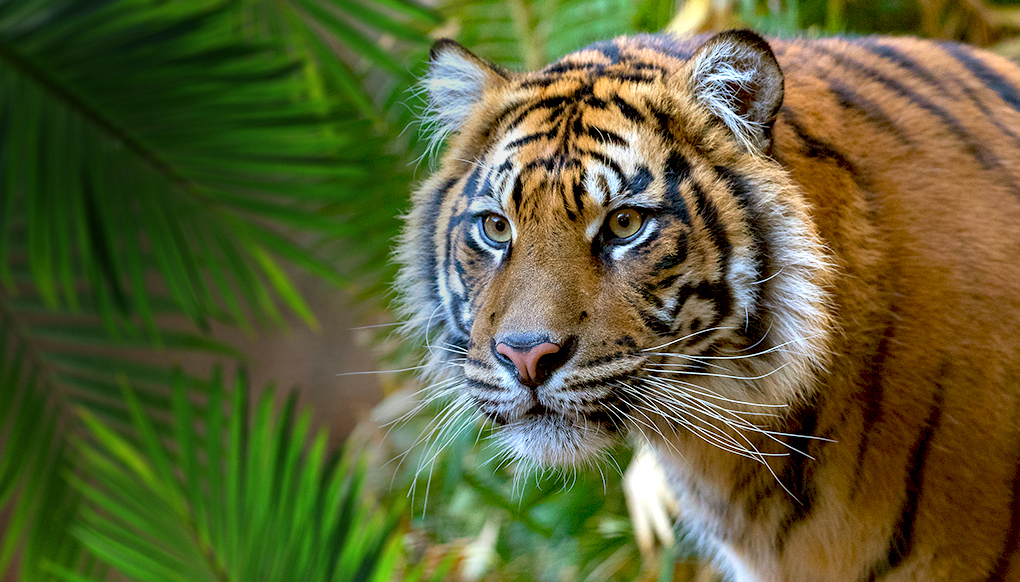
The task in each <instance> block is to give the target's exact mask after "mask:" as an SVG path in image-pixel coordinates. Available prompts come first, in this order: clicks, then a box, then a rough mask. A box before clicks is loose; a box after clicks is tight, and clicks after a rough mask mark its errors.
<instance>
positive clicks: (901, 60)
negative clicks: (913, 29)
mask: <svg viewBox="0 0 1020 582" xmlns="http://www.w3.org/2000/svg"><path fill="white" fill-rule="evenodd" d="M877 40H878V39H875V38H864V39H860V42H858V43H857V45H858V46H861V47H863V48H864V49H865V50H867V51H868V52H870V53H872V54H874V55H876V56H878V57H882V58H884V59H887V60H890V61H892V62H893V63H895V64H896V65H897V66H899V67H900V68H902V69H906V70H908V71H910V72H911V73H912V74H913V75H914V76H915V77H917V78H919V79H921V80H922V81H924V82H925V83H927V84H929V85H931V86H932V87H935V88H937V89H939V92H940V93H942V94H943V95H945V94H947V93H948V90H947V89H946V87H945V85H943V84H942V81H941V80H940V79H939V78H938V77H936V76H935V75H933V74H932V73H931V72H930V71H928V69H925V68H924V67H922V66H921V65H919V64H918V63H917V62H916V61H914V60H913V59H911V58H910V57H909V56H907V55H906V54H904V53H903V52H901V51H900V50H899V49H898V48H896V47H893V46H889V45H885V44H879V43H878V42H877Z"/></svg>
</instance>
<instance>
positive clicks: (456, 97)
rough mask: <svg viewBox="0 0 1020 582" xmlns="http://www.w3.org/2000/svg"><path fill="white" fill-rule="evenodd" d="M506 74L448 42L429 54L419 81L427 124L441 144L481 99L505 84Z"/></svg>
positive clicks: (440, 41)
mask: <svg viewBox="0 0 1020 582" xmlns="http://www.w3.org/2000/svg"><path fill="white" fill-rule="evenodd" d="M509 76H510V74H509V73H508V72H507V71H505V70H503V69H501V68H499V67H497V66H495V65H492V64H490V63H488V62H486V61H484V60H482V59H480V58H478V57H477V56H475V55H474V54H472V53H471V51H469V50H467V49H466V48H464V47H463V46H461V45H460V44H459V43H457V42H456V41H453V40H450V39H448V38H444V39H440V40H438V41H436V43H435V44H434V45H432V50H430V51H429V70H428V73H426V75H425V78H424V79H423V81H422V84H423V86H424V87H425V92H426V94H427V96H428V110H427V111H426V117H427V121H428V122H430V124H431V125H433V129H434V130H435V131H436V133H437V134H438V135H437V136H436V137H437V138H438V140H442V138H443V137H445V136H446V135H447V134H448V133H450V132H454V131H457V130H459V129H460V128H461V127H462V126H463V125H464V122H465V121H466V120H467V118H468V116H469V115H470V114H471V110H472V108H474V106H475V105H477V104H478V103H479V102H481V100H482V95H483V94H484V93H485V92H486V91H487V90H490V89H492V88H495V87H498V86H499V85H501V84H503V83H505V82H506V81H507V79H508V78H509Z"/></svg>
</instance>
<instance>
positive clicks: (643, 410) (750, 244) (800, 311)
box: [398, 31, 1020, 582]
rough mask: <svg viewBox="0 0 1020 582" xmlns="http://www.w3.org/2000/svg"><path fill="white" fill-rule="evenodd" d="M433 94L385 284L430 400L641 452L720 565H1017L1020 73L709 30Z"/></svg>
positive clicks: (965, 573) (566, 459)
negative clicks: (429, 141) (439, 382)
mask: <svg viewBox="0 0 1020 582" xmlns="http://www.w3.org/2000/svg"><path fill="white" fill-rule="evenodd" d="M424 84H425V88H426V92H427V94H428V97H429V112H428V119H429V121H430V122H431V123H432V124H433V127H434V132H435V134H434V135H435V139H436V140H444V139H445V140H446V144H447V147H446V149H445V152H444V154H443V156H442V160H441V163H440V166H439V168H438V169H437V170H436V171H435V172H434V174H433V175H432V176H431V177H430V178H428V179H427V180H426V181H425V182H424V183H423V184H422V185H421V187H420V188H419V189H418V190H417V192H416V193H415V194H414V197H413V204H412V210H411V212H410V213H409V215H408V216H407V218H406V226H405V230H404V234H403V236H402V238H401V239H400V242H399V245H398V260H399V262H400V263H401V271H400V275H399V277H398V287H399V290H400V291H401V294H402V297H403V305H404V311H405V315H406V316H407V318H408V320H409V321H410V324H409V325H410V327H411V329H412V330H413V332H414V333H416V334H418V335H421V336H427V337H429V338H431V340H430V341H431V344H432V345H442V346H446V347H447V349H439V350H432V351H431V353H430V356H429V358H430V359H429V361H428V362H427V364H428V366H429V370H430V372H429V374H430V375H431V376H433V377H438V378H445V379H448V380H449V381H448V382H447V383H444V384H443V386H444V387H448V386H451V385H453V386H456V388H455V393H456V396H455V398H454V402H455V403H454V404H452V405H455V406H460V405H463V404H464V403H467V402H470V403H471V404H472V405H473V406H474V407H475V408H476V409H477V410H478V412H479V413H480V414H481V415H482V416H484V417H486V418H487V419H489V420H490V421H491V423H492V425H493V427H494V429H493V430H494V431H495V434H496V435H497V436H498V438H500V439H501V440H502V442H503V443H504V445H505V446H506V447H507V449H508V450H509V451H510V453H511V454H512V455H514V456H515V457H516V458H517V459H519V460H520V461H521V462H522V463H526V464H527V463H530V464H533V465H537V466H550V465H568V466H569V465H583V464H586V463H590V462H594V461H597V459H598V458H599V457H600V455H603V454H604V451H605V450H606V449H607V448H608V447H609V446H611V445H612V444H613V443H614V442H616V441H618V440H620V439H622V438H630V439H631V440H633V441H637V442H641V443H645V444H646V445H647V446H650V447H651V449H652V450H654V451H655V454H656V458H657V460H658V463H659V464H660V465H661V466H662V468H663V469H664V471H665V473H666V476H667V482H668V485H669V488H670V490H671V492H672V493H673V495H674V496H675V497H676V499H677V501H678V502H679V512H680V514H681V519H682V521H683V523H684V525H685V527H686V528H687V529H688V530H689V531H690V532H692V534H693V536H694V537H695V538H696V539H697V540H698V541H699V543H700V544H701V546H702V547H703V549H704V550H705V552H706V553H707V554H708V555H710V556H712V557H713V559H714V560H715V561H716V563H717V564H718V565H719V567H720V569H721V570H722V571H723V572H724V573H725V575H726V576H728V577H729V579H731V580H735V581H737V582H800V581H803V582H823V581H832V582H837V581H838V582H858V581H860V582H867V581H884V582H895V581H900V580H904V581H905V580H924V581H932V582H939V581H964V580H974V581H986V582H1003V581H1020V381H1018V379H1020V69H1018V68H1017V67H1016V66H1015V65H1013V64H1011V63H1009V62H1008V61H1006V60H1005V59H1002V58H1000V57H997V56H995V55H993V54H990V53H988V52H984V51H981V50H978V49H975V48H971V47H968V46H964V45H960V44H954V43H936V42H931V41H924V40H918V39H912V38H887V37H866V38H833V39H819V40H777V39H765V38H762V37H760V36H758V35H757V34H755V33H753V32H749V31H730V32H725V33H721V34H718V35H714V36H702V37H697V38H693V39H675V38H672V37H669V36H655V35H644V36H636V37H621V38H617V39H613V40H608V41H604V42H600V43H596V44H594V45H591V46H589V47H587V48H584V49H582V50H580V51H577V52H575V53H572V54H569V55H567V56H565V57H563V58H562V59H561V60H559V61H557V62H555V63H553V64H550V65H549V66H547V67H545V68H543V69H541V70H539V71H535V72H523V73H519V72H511V71H507V70H505V69H502V68H500V67H497V66H495V65H492V64H490V63H487V62H485V61H484V60H482V59H480V58H478V57H476V56H475V55H473V54H472V53H470V52H469V51H468V50H467V49H465V48H463V47H461V46H460V45H458V44H456V43H454V42H452V41H440V42H439V43H437V45H436V46H435V47H434V48H433V52H432V55H431V58H430V72H429V73H428V75H427V77H426V79H425V81H424Z"/></svg>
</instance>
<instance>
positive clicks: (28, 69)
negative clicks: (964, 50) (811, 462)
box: [0, 0, 1020, 582]
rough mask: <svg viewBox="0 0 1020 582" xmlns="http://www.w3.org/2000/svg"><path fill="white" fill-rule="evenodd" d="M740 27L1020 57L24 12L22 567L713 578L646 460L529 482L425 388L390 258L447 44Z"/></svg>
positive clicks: (70, 573) (3, 34)
mask: <svg viewBox="0 0 1020 582" xmlns="http://www.w3.org/2000/svg"><path fill="white" fill-rule="evenodd" d="M732 27H751V28H755V29H757V30H759V31H761V32H764V33H767V34H772V35H778V36H794V35H807V36H818V35H830V34H872V33H884V34H914V35H920V36H924V37H930V38H940V39H950V40H956V41H961V42H967V43H972V44H975V45H978V46H983V47H988V48H989V49H990V50H993V51H997V52H1000V53H1001V54H1004V55H1006V56H1008V57H1010V58H1016V56H1017V55H1020V43H1018V42H1017V40H1016V37H1017V35H1018V33H1020V3H1018V2H1017V0H1011V1H1006V0H996V1H995V2H992V1H990V0H891V1H888V2H874V1H870V0H867V1H866V0H688V1H682V0H676V1H673V0H498V1H497V0H487V1H479V2H463V1H455V0H450V1H441V0H440V1H431V2H427V1H424V0H422V1H412V0H233V1H225V0H172V1H170V0H0V258H2V261H0V576H2V578H3V580H5V581H14V580H67V581H75V582H84V581H89V580H137V581H149V580H152V581H157V580H159V581H163V580H165V581H184V580H187V581H192V580H210V581H218V582H223V581H227V580H238V581H250V580H259V581H262V580H284V581H294V580H302V581H317V580H343V581H346V580H372V581H380V582H381V581H386V580H465V581H467V580H485V581H493V582H496V581H503V580H536V581H538V580H541V581H575V580H585V581H600V580H649V581H651V580H659V581H669V580H673V581H690V580H700V581H708V580H715V579H716V576H715V574H714V573H713V572H712V571H711V569H710V568H707V567H704V566H702V565H701V564H700V560H699V558H698V556H697V555H696V554H695V553H694V551H693V548H692V547H691V545H690V543H688V542H687V541H686V540H685V539H684V536H683V532H677V535H678V542H677V543H676V544H675V546H670V547H666V548H662V547H659V548H658V549H652V550H650V551H649V550H648V549H646V550H645V551H644V552H642V551H640V550H639V549H638V547H637V546H636V544H635V542H634V538H633V531H632V526H631V523H630V520H629V518H628V515H627V511H626V507H625V504H624V501H623V497H622V493H621V473H622V469H621V467H626V466H627V463H628V462H629V457H630V452H629V451H627V450H619V451H616V452H615V453H614V456H613V457H612V458H611V459H610V460H608V461H607V462H606V463H605V464H604V466H602V467H600V468H599V469H598V470H597V471H592V472H589V473H578V474H574V473H569V474H560V473H555V472H549V473H547V474H542V475H535V474H530V473H526V472H521V471H518V468H517V467H516V466H515V465H514V464H513V463H510V462H508V461H507V460H506V459H505V458H503V457H502V456H500V453H499V451H498V450H496V449H495V448H494V447H492V445H491V443H490V442H489V440H488V438H487V432H486V429H485V427H484V426H481V425H479V424H478V423H477V421H476V420H475V419H473V418H471V416H470V415H469V414H463V413H462V412H461V411H456V410H448V409H446V408H444V402H443V401H442V400H440V401H437V402H428V401H425V399H423V397H422V393H421V392H420V390H421V389H422V386H420V385H418V383H417V381H416V379H415V377H414V374H413V370H411V371H408V370H406V369H407V368H413V367H414V366H415V365H416V363H417V362H418V361H419V360H420V357H421V354H422V349H423V346H421V345H414V344H413V342H409V341H408V340H406V339H404V338H401V337H400V336H399V335H398V334H396V333H395V330H396V326H395V325H394V319H393V316H392V315H391V312H390V308H391V305H390V302H391V300H392V299H393V294H392V292H391V291H390V288H389V285H390V281H391V279H392V277H393V274H394V270H395V268H394V266H393V264H392V262H391V261H390V259H389V253H390V246H391V241H392V239H393V237H394V236H395V235H396V234H397V232H398V230H399V215H400V213H401V212H403V211H404V210H405V209H406V207H407V199H408V194H409V192H410V191H411V190H412V189H413V187H414V184H415V183H416V182H417V181H419V180H421V179H423V178H424V177H425V176H426V175H427V171H428V168H429V167H430V165H431V164H432V163H433V162H434V160H433V159H432V158H431V157H430V156H429V155H428V154H427V153H426V152H425V151H424V147H423V137H424V136H423V135H422V134H421V132H420V128H419V127H418V125H417V123H416V121H415V115H416V112H418V111H420V109H421V105H422V104H421V102H420V95H419V94H418V93H417V92H416V91H415V90H414V87H415V83H416V79H417V78H418V77H419V76H420V75H421V73H422V67H423V60H424V57H425V55H426V54H427V51H428V47H429V46H430V44H431V42H432V41H433V40H435V39H437V38H440V37H451V38H455V39H457V40H458V41H460V42H461V43H462V44H464V45H465V46H468V47H470V48H471V49H472V50H473V51H475V52H476V53H477V54H478V55H480V56H482V57H484V58H487V59H490V60H492V61H494V62H496V63H499V64H501V65H503V66H506V67H509V68H511V69H517V70H523V69H534V68H537V67H540V66H542V65H543V64H545V63H548V62H550V61H552V60H554V59H556V58H558V57H559V56H561V55H563V54H565V53H567V52H570V51H572V50H575V49H577V48H580V47H582V46H584V45H585V44H587V43H589V42H592V41H596V40H600V39H605V38H609V37H613V36H616V35H620V34H627V33H634V32H657V31H664V30H668V31H670V32H673V33H676V34H693V33H697V32H704V31H711V30H722V29H726V28H732ZM401 370H403V371H401ZM441 388H442V386H440V387H434V390H439V389H441Z"/></svg>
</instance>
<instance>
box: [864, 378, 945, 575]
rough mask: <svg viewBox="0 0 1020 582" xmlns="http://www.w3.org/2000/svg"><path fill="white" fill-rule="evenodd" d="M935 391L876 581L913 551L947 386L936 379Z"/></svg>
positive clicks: (910, 459) (910, 458)
mask: <svg viewBox="0 0 1020 582" xmlns="http://www.w3.org/2000/svg"><path fill="white" fill-rule="evenodd" d="M948 368H949V366H948V364H946V365H943V366H942V367H941V368H940V369H939V371H938V373H937V375H936V378H939V379H942V378H944V377H945V376H946V374H947V372H948ZM935 388H936V390H935V393H934V394H933V395H932V403H931V406H930V409H929V412H928V418H926V419H925V423H924V426H923V427H922V429H921V434H920V435H918V437H917V440H916V441H914V444H913V446H912V447H911V448H910V455H909V456H908V457H907V467H906V473H907V483H906V487H905V489H904V496H905V498H904V500H903V504H902V505H901V506H900V516H899V518H898V519H897V520H896V526H895V527H894V528H893V533H892V537H890V538H889V549H888V551H887V553H886V557H885V558H884V559H882V561H880V562H879V563H878V564H876V565H875V566H873V567H872V569H871V574H870V576H869V578H868V579H869V580H877V579H878V578H881V577H882V576H885V575H886V574H888V573H889V572H891V571H892V570H894V569H896V568H897V567H899V566H900V565H901V564H902V563H903V562H904V560H906V559H907V557H908V556H910V554H911V552H913V550H914V530H915V528H916V526H917V507H918V505H919V504H920V501H921V490H922V489H923V487H924V469H925V463H926V462H927V461H928V447H929V445H930V444H931V440H932V437H933V436H934V435H935V433H936V432H937V431H938V428H939V424H940V423H941V421H942V407H943V401H944V398H945V386H943V385H942V384H941V383H940V382H939V381H936V382H935Z"/></svg>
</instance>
